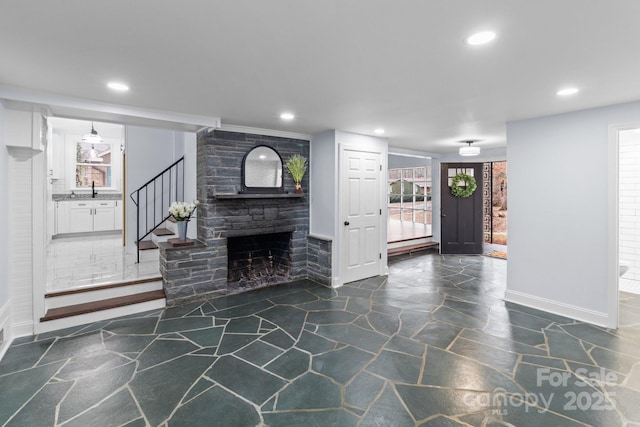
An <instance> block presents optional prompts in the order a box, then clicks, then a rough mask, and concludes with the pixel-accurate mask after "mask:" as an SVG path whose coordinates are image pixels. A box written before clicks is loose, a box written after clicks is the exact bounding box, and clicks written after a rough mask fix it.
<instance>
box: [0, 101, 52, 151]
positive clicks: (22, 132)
mask: <svg viewBox="0 0 640 427" xmlns="http://www.w3.org/2000/svg"><path fill="white" fill-rule="evenodd" d="M5 116H6V117H5V122H6V133H5V138H6V145H7V146H9V147H23V148H33V149H34V150H40V151H43V150H44V145H43V140H44V139H46V135H43V132H44V131H45V122H46V116H45V115H44V114H43V113H41V112H39V111H23V110H14V109H10V108H8V109H6V110H5Z"/></svg>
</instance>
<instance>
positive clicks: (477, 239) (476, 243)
mask: <svg viewBox="0 0 640 427" xmlns="http://www.w3.org/2000/svg"><path fill="white" fill-rule="evenodd" d="M458 173H465V174H467V175H471V176H473V178H474V179H475V180H476V184H477V186H478V188H476V190H475V191H474V192H473V194H472V195H471V196H469V197H456V196H454V195H453V194H451V188H450V184H451V180H452V179H453V177H454V176H456V175H457V174H458ZM440 176H441V181H440V189H441V191H440V203H441V208H440V217H441V221H440V224H441V228H440V230H441V244H440V250H441V252H442V253H443V254H481V253H482V163H443V164H442V165H441V170H440Z"/></svg>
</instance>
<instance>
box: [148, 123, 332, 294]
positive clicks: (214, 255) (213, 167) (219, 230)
mask: <svg viewBox="0 0 640 427" xmlns="http://www.w3.org/2000/svg"><path fill="white" fill-rule="evenodd" d="M197 144H198V151H197V153H198V159H197V167H198V171H197V178H198V184H197V186H198V188H197V192H198V200H200V206H199V207H198V211H197V216H198V217H197V228H198V240H197V242H196V243H195V245H193V246H189V247H172V246H171V245H170V244H165V243H163V244H161V245H160V271H161V273H162V276H163V282H164V289H165V294H166V296H167V304H168V305H176V304H180V303H182V302H187V301H191V300H201V299H206V298H213V297H216V296H220V295H227V294H234V293H239V292H244V291H247V290H251V289H256V288H261V287H265V286H272V285H275V284H278V283H283V282H291V281H295V280H299V279H312V280H314V281H316V282H319V283H322V284H325V285H329V284H330V283H331V264H330V260H331V242H329V241H326V240H323V239H321V238H317V237H313V236H310V235H309V197H308V194H295V184H294V182H293V180H292V179H291V177H290V176H289V175H288V173H286V172H284V173H283V180H284V190H285V192H284V193H283V192H279V193H273V194H268V193H266V194H265V193H261V194H241V187H242V185H241V168H242V159H243V157H244V156H245V154H246V153H247V152H248V151H249V150H251V149H252V148H254V147H256V146H258V145H266V146H269V147H271V148H273V149H274V150H276V151H277V152H278V153H279V154H280V156H281V157H282V159H283V160H286V159H287V158H289V157H290V156H291V155H293V154H300V155H302V156H304V157H306V158H309V141H305V140H299V139H290V138H282V137H273V136H265V135H256V134H246V133H238V132H226V131H219V130H214V131H203V132H200V133H199V134H198V143H197ZM308 177H309V173H308V172H307V174H306V176H305V179H304V180H303V182H302V187H303V189H304V191H305V193H308V191H309V180H308ZM269 252H270V254H269ZM269 257H271V259H270V258H269Z"/></svg>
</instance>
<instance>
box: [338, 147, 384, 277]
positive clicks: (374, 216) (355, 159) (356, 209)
mask: <svg viewBox="0 0 640 427" xmlns="http://www.w3.org/2000/svg"><path fill="white" fill-rule="evenodd" d="M382 169H383V168H382V153H377V152H367V151H360V150H359V149H357V148H349V147H342V149H341V152H340V172H341V174H340V186H341V187H342V191H341V193H342V202H341V208H340V212H341V216H340V222H341V224H342V225H341V228H342V233H341V241H342V245H341V246H342V251H341V252H342V253H343V254H345V256H344V258H343V259H344V261H343V264H342V268H341V276H342V282H343V283H349V282H353V281H355V280H361V279H365V278H368V277H372V276H377V275H379V274H381V271H380V266H381V264H382V251H381V248H382V245H383V243H382V242H381V236H385V237H386V233H383V232H381V228H382V226H383V223H382V219H383V218H384V215H383V213H382V205H381V194H380V193H381V190H380V189H381V188H384V186H381V184H380V181H381V179H382V177H381V174H382Z"/></svg>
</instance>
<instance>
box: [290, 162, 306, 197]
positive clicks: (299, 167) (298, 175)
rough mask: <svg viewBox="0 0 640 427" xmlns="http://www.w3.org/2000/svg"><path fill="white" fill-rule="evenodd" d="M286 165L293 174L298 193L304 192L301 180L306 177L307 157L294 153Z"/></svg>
mask: <svg viewBox="0 0 640 427" xmlns="http://www.w3.org/2000/svg"><path fill="white" fill-rule="evenodd" d="M284 165H285V167H286V168H287V170H288V171H289V173H290V174H291V178H292V179H293V182H295V183H296V193H297V194H300V193H302V185H301V182H302V178H304V174H305V172H306V171H307V159H306V158H305V157H303V156H301V155H300V154H294V155H293V156H291V157H289V159H288V160H287V161H286V163H285V164H284Z"/></svg>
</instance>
